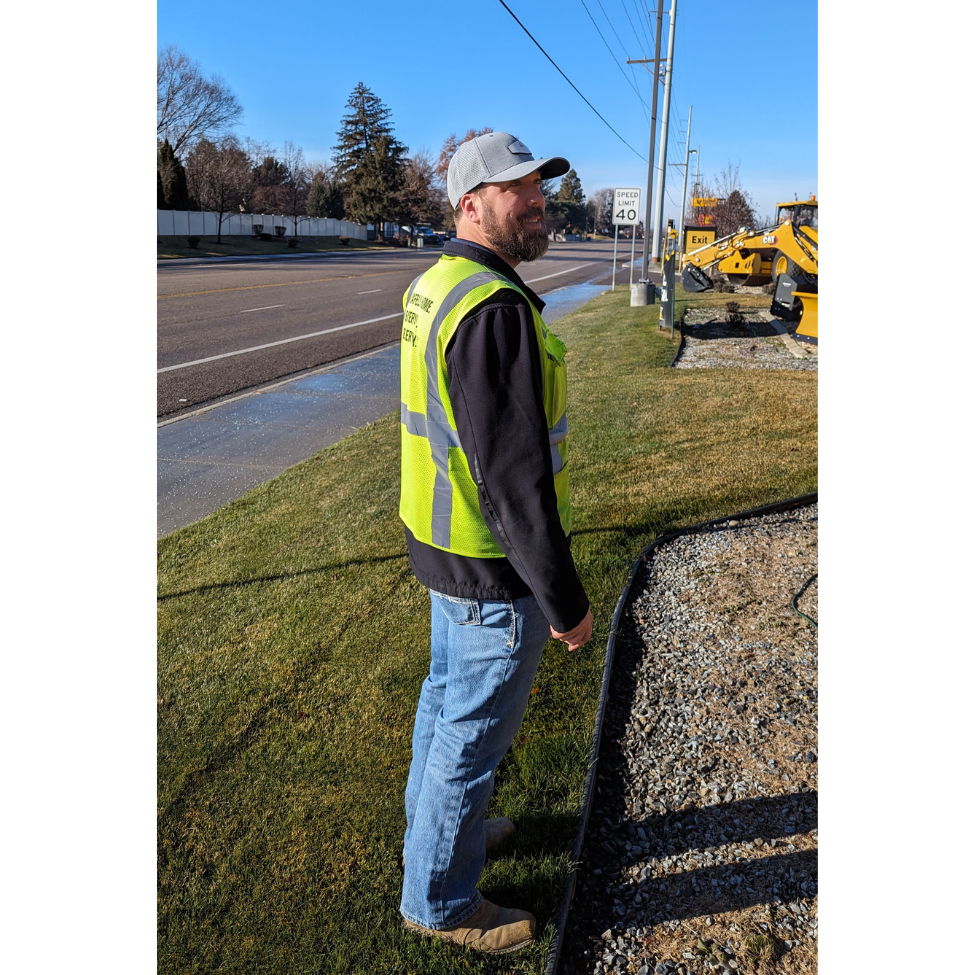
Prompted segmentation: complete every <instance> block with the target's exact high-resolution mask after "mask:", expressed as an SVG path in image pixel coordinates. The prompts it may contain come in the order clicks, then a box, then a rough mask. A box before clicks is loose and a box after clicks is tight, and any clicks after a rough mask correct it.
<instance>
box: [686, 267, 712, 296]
mask: <svg viewBox="0 0 975 975" xmlns="http://www.w3.org/2000/svg"><path fill="white" fill-rule="evenodd" d="M680 283H681V284H682V285H683V286H684V290H685V291H687V292H689V293H690V294H696V293H697V292H698V291H710V290H711V289H712V288H713V287H714V282H713V281H712V280H711V279H710V278H709V277H708V276H707V275H706V274H705V273H704V272H703V271H702V270H701V269H700V268H699V267H695V266H694V265H693V264H688V265H686V266H685V267H684V270H683V271H681V272H680Z"/></svg>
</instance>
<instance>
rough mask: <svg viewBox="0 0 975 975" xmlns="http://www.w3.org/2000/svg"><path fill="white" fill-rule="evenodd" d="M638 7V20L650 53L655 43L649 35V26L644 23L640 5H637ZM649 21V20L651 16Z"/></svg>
mask: <svg viewBox="0 0 975 975" xmlns="http://www.w3.org/2000/svg"><path fill="white" fill-rule="evenodd" d="M636 7H637V12H636V19H637V20H638V21H639V22H640V30H641V31H642V32H643V39H644V40H645V41H646V43H647V50H648V51H649V50H650V48H651V47H653V43H652V42H651V40H650V35H649V34H648V33H647V25H646V24H645V23H644V22H643V16H642V14H643V11H642V10H640V9H639V8H640V4H639V3H636ZM647 19H648V20H649V14H648V18H647Z"/></svg>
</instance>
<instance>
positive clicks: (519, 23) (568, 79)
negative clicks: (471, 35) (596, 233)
mask: <svg viewBox="0 0 975 975" xmlns="http://www.w3.org/2000/svg"><path fill="white" fill-rule="evenodd" d="M498 2H499V3H500V4H501V6H502V7H504V9H505V10H507V11H508V13H509V14H511V16H512V17H514V19H515V23H516V24H517V25H518V26H519V27H520V28H521V29H522V30H523V31H524V32H525V33H526V34H527V35H528V36H529V37H531V40H532V43H533V44H534V45H535V47H537V48H538V49H539V51H541V52H542V54H544V55H545V57H546V58H548V60H549V61H550V62H551V64H552V67H554V68H555V70H556V71H558V73H559V74H560V75H562V77H563V78H565V80H566V81H568V82H569V84H570V85H572V90H573V91H574V92H575V93H576V94H577V95H578V96H579V97H580V98H581V99H582V100H583V101H584V102H585V103H586V104H587V105H588V106H589V107H590V108H591V109H592V110H593V111H594V112H596V115H598V116H599V118H600V120H601V121H602V122H603V124H604V125H605V126H606V128H608V129H609V131H610V132H612V133H613V135H615V136H616V138H617V139H619V140H620V142H622V143H623V145H624V146H626V148H627V149H629V150H630V151H631V152H636V154H637V155H638V156H639V157H640V158H641V159H642V160H643V161H644V162H646V161H647V157H646V156H644V155H642V154H641V153H639V152H637V150H636V149H634V148H633V146H631V145H630V144H629V142H627V141H626V139H624V138H623V136H621V135H620V134H619V132H617V131H616V129H614V128H613V127H612V126H611V125H610V124H609V122H607V121H606V119H604V118H603V117H602V115H599V112H598V111H596V107H595V106H594V105H593V103H592V102H591V101H589V99H588V98H586V96H585V95H583V93H582V92H581V91H579V89H578V88H576V86H575V85H573V84H572V79H571V78H569V76H568V75H567V74H566V73H565V72H564V71H563V70H562V69H561V68H560V67H559V66H558V65H557V64H556V63H555V62H554V61H552V59H551V58H550V57H549V55H548V52H547V51H546V50H545V48H544V47H542V45H541V44H539V43H538V41H536V40H535V38H534V37H532V32H531V31H530V30H529V29H528V28H527V27H526V26H525V25H524V24H523V23H522V22H521V21H520V20H519V19H518V18H517V17H515V13H514V11H513V10H512V9H511V7H509V6H508V5H507V4H506V3H505V2H504V0H498Z"/></svg>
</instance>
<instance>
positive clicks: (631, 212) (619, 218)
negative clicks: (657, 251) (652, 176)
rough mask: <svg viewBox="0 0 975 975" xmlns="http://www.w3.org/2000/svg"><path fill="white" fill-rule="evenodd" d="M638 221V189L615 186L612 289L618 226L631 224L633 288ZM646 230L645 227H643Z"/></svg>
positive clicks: (618, 235)
mask: <svg viewBox="0 0 975 975" xmlns="http://www.w3.org/2000/svg"><path fill="white" fill-rule="evenodd" d="M639 222H640V189H639V187H637V188H632V187H630V188H626V187H623V188H619V187H618V188H617V189H614V190H613V224H614V225H615V227H616V233H615V236H614V239H613V290H614V291H615V290H616V245H617V244H618V243H619V239H620V226H621V225H622V226H631V227H632V228H633V230H632V232H631V236H632V238H633V240H632V244H631V246H630V251H631V253H630V288H631V289H632V288H633V259H634V258H635V257H636V225H637V224H638V223H639ZM644 231H646V228H644Z"/></svg>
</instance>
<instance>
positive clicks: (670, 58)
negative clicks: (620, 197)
mask: <svg viewBox="0 0 975 975" xmlns="http://www.w3.org/2000/svg"><path fill="white" fill-rule="evenodd" d="M662 2H663V0H657V3H658V4H660V3H662ZM676 25H677V0H670V31H669V36H668V38H667V73H666V76H665V78H664V115H663V118H662V119H661V121H660V163H659V165H658V168H657V214H656V217H655V220H654V233H653V256H652V258H651V261H652V263H654V264H659V263H660V227H661V225H662V224H663V219H664V183H665V176H666V172H667V123H668V122H669V121H670V80H671V77H672V76H673V73H674V28H675V27H676Z"/></svg>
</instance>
